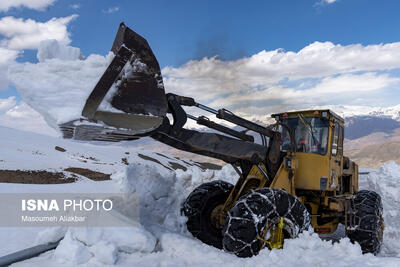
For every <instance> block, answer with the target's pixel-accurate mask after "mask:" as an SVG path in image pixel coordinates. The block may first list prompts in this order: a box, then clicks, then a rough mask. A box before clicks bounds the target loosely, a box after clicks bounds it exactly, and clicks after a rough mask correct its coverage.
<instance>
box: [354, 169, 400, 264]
mask: <svg viewBox="0 0 400 267" xmlns="http://www.w3.org/2000/svg"><path fill="white" fill-rule="evenodd" d="M360 189H369V190H373V191H375V192H377V193H378V194H379V195H380V196H381V197H382V202H383V212H384V213H383V216H384V221H385V231H384V236H383V239H384V242H383V249H382V253H383V254H384V255H387V256H396V257H400V242H399V239H400V166H399V165H397V164H396V163H394V162H390V163H385V164H384V165H383V166H382V167H381V168H379V169H378V170H370V173H369V175H365V177H364V176H360Z"/></svg>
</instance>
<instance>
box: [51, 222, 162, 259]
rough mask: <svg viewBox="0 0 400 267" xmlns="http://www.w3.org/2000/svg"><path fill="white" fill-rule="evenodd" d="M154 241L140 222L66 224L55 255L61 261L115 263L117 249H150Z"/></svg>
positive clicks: (129, 252)
mask: <svg viewBox="0 0 400 267" xmlns="http://www.w3.org/2000/svg"><path fill="white" fill-rule="evenodd" d="M155 245H156V239H155V238H154V236H153V235H152V234H151V233H149V232H148V231H146V230H145V229H143V228H142V227H141V226H137V227H107V228H101V227H87V228H69V230H68V231H67V232H66V234H65V237H64V239H63V240H62V241H61V242H60V244H59V245H58V247H57V248H56V250H55V252H54V256H55V257H56V258H57V260H58V261H59V262H60V263H63V262H66V263H73V264H84V263H85V264H93V265H94V266H96V264H98V263H102V264H115V263H116V261H117V260H118V255H119V254H120V253H125V254H132V253H150V252H152V251H153V250H154V248H155Z"/></svg>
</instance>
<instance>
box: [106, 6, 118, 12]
mask: <svg viewBox="0 0 400 267" xmlns="http://www.w3.org/2000/svg"><path fill="white" fill-rule="evenodd" d="M117 11H119V7H117V6H115V7H110V8H108V9H107V10H103V12H104V13H107V14H111V13H115V12H117Z"/></svg>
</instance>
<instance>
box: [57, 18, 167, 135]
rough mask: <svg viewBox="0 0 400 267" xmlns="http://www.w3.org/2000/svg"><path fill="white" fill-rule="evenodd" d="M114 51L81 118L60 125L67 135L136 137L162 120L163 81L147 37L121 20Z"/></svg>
mask: <svg viewBox="0 0 400 267" xmlns="http://www.w3.org/2000/svg"><path fill="white" fill-rule="evenodd" d="M111 51H113V53H114V54H115V57H114V59H113V60H112V62H111V63H110V65H109V66H108V67H107V69H106V71H105V72H104V74H103V75H102V76H101V78H100V80H99V81H98V83H97V85H96V86H95V88H94V89H93V91H92V92H91V94H90V95H89V97H88V99H87V101H86V104H85V106H84V108H83V111H82V118H80V119H78V120H75V121H71V122H68V123H64V124H61V125H59V126H60V129H61V131H62V132H63V135H64V138H73V139H77V140H98V141H123V140H132V139H136V138H138V137H139V136H143V135H148V134H149V133H151V132H152V131H154V130H156V129H157V128H158V127H159V126H160V125H161V124H162V121H163V119H164V117H165V115H166V112H167V101H166V97H165V90H164V84H163V80H162V76H161V71H160V66H159V65H158V62H157V59H156V57H155V56H154V54H153V52H152V51H151V48H150V46H149V45H148V43H147V41H146V40H145V39H144V38H143V37H141V36H140V35H138V34H137V33H135V32H134V31H132V30H131V29H129V28H128V27H126V26H125V24H124V23H121V24H120V26H119V29H118V32H117V35H116V37H115V40H114V43H113V45H112V48H111Z"/></svg>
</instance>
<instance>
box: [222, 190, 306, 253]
mask: <svg viewBox="0 0 400 267" xmlns="http://www.w3.org/2000/svg"><path fill="white" fill-rule="evenodd" d="M281 217H283V219H284V222H285V225H284V230H283V233H284V238H295V237H297V236H298V234H299V233H300V232H302V231H304V230H307V229H308V228H309V227H310V223H311V220H310V215H309V213H308V211H307V209H306V207H305V206H304V205H303V204H302V203H301V202H300V201H299V200H298V199H297V198H296V197H295V196H292V195H290V194H289V193H287V192H286V191H283V190H279V189H271V188H262V189H257V190H254V191H252V192H250V193H248V194H247V195H244V196H242V197H241V198H240V199H239V200H238V201H237V202H236V203H235V206H233V208H232V209H231V210H230V211H229V213H228V217H227V220H226V222H225V227H224V230H223V235H224V237H223V240H222V243H223V247H224V250H225V251H227V252H229V253H234V254H236V255H237V256H239V257H252V256H254V255H257V254H258V252H259V251H260V250H261V249H262V248H263V244H262V241H260V240H259V239H258V237H262V233H263V231H264V230H265V229H266V227H267V226H268V225H271V223H272V224H277V223H278V222H279V221H280V218H281Z"/></svg>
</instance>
